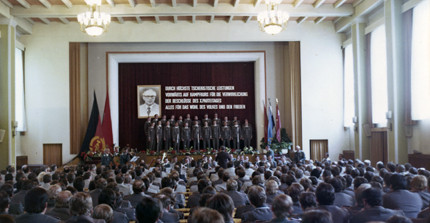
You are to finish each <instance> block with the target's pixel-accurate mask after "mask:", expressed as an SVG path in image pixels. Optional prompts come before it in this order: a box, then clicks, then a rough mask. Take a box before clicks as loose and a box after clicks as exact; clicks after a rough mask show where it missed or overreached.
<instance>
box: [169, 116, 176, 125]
mask: <svg viewBox="0 0 430 223" xmlns="http://www.w3.org/2000/svg"><path fill="white" fill-rule="evenodd" d="M169 122H170V127H172V128H173V126H175V122H176V121H175V115H171V116H170V119H169Z"/></svg>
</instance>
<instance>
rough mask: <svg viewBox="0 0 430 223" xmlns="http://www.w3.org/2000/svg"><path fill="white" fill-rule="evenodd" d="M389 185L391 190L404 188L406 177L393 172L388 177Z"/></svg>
mask: <svg viewBox="0 0 430 223" xmlns="http://www.w3.org/2000/svg"><path fill="white" fill-rule="evenodd" d="M390 185H391V188H392V189H393V190H404V189H406V187H407V181H406V177H405V176H403V175H401V174H397V173H395V174H393V175H392V176H391V177H390Z"/></svg>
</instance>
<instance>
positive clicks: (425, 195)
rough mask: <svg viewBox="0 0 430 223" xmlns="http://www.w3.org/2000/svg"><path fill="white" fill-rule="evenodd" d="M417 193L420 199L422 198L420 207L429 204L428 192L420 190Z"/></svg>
mask: <svg viewBox="0 0 430 223" xmlns="http://www.w3.org/2000/svg"><path fill="white" fill-rule="evenodd" d="M417 193H418V194H419V195H420V197H421V199H422V200H423V207H422V209H424V208H427V207H428V206H429V205H430V193H429V192H427V191H420V192H417Z"/></svg>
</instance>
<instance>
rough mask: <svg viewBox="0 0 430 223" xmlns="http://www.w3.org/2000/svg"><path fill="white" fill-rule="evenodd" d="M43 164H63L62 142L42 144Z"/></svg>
mask: <svg viewBox="0 0 430 223" xmlns="http://www.w3.org/2000/svg"><path fill="white" fill-rule="evenodd" d="M43 164H45V165H52V164H56V165H57V166H58V167H59V166H62V165H63V145H62V144H43Z"/></svg>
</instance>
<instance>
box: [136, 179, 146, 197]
mask: <svg viewBox="0 0 430 223" xmlns="http://www.w3.org/2000/svg"><path fill="white" fill-rule="evenodd" d="M144 190H145V184H144V183H143V181H142V180H135V181H134V183H133V193H134V194H140V193H142V192H143V191H144Z"/></svg>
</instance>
